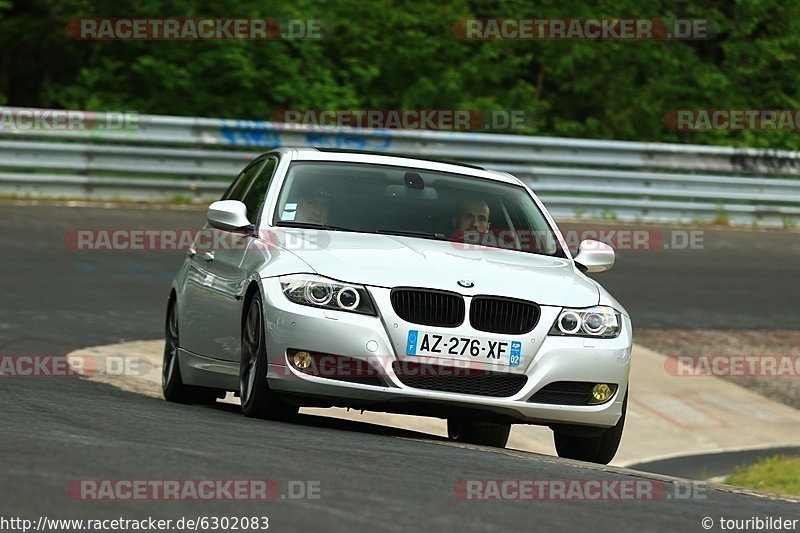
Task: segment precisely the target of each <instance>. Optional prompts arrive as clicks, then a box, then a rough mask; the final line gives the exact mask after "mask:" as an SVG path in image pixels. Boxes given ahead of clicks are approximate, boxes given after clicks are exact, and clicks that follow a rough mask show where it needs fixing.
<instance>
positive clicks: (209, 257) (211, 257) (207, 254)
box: [203, 252, 214, 262]
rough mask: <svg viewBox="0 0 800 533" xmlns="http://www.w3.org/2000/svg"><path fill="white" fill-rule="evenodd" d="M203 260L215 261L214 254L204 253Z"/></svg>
mask: <svg viewBox="0 0 800 533" xmlns="http://www.w3.org/2000/svg"><path fill="white" fill-rule="evenodd" d="M203 259H205V260H206V261H208V262H211V261H213V260H214V252H205V253H203Z"/></svg>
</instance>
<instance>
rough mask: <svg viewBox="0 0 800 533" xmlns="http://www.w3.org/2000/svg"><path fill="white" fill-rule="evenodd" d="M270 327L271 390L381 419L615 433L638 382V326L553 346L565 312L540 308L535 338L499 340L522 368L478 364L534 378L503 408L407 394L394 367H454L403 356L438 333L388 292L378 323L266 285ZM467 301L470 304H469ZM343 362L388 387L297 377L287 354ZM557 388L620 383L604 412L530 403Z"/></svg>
mask: <svg viewBox="0 0 800 533" xmlns="http://www.w3.org/2000/svg"><path fill="white" fill-rule="evenodd" d="M262 284H263V291H264V303H265V316H266V317H267V323H266V328H267V353H268V354H269V374H268V376H269V377H268V380H269V384H270V387H271V388H272V389H274V390H276V391H280V392H282V393H288V394H291V395H293V396H302V397H313V398H317V399H324V400H325V401H326V402H328V403H329V404H330V405H337V406H354V407H356V406H357V407H360V408H366V409H371V408H374V410H378V411H390V412H392V411H395V412H409V410H408V406H410V405H413V406H414V410H415V412H419V411H420V409H422V410H423V411H424V410H425V407H426V406H428V407H430V413H431V414H432V415H433V416H446V414H445V415H442V413H447V412H448V410H469V411H473V412H477V413H479V414H482V415H483V416H486V417H502V418H506V419H509V420H512V421H514V422H518V423H531V424H541V425H550V424H575V425H586V426H597V427H611V426H613V425H615V424H616V423H617V421H618V420H619V418H620V416H621V414H622V403H623V399H624V398H625V394H626V391H627V384H628V376H629V373H630V354H631V345H632V335H631V323H630V319H629V318H628V317H627V316H625V315H623V317H622V318H623V326H622V332H621V334H620V336H619V337H617V338H615V339H584V338H577V337H572V338H570V337H552V336H551V337H548V336H547V331H548V330H549V329H550V327H551V326H552V324H553V322H554V321H555V318H556V316H557V315H558V313H559V312H560V310H561V308H558V307H547V306H542V307H541V317H540V319H539V322H538V324H537V326H536V327H535V328H534V330H533V331H531V332H530V333H528V334H525V335H519V336H513V335H500V336H499V337H502V338H504V339H507V340H519V341H521V342H522V357H521V362H520V365H519V366H518V367H508V366H501V365H495V364H484V363H476V364H474V365H471V366H472V367H475V368H479V369H482V370H492V371H495V372H497V371H502V372H510V373H516V374H524V375H525V376H527V381H526V383H525V385H524V386H523V387H522V388H521V389H520V390H519V391H518V392H517V393H516V394H514V395H513V396H509V397H505V398H496V397H488V396H478V395H474V394H460V393H453V392H440V391H433V390H427V389H418V388H413V387H409V386H407V385H405V384H404V383H403V382H402V381H401V380H400V379H399V378H398V377H397V375H396V374H395V372H394V370H393V368H392V363H393V362H394V361H401V362H408V361H420V360H421V361H423V362H426V363H435V364H438V365H443V366H452V365H455V364H457V363H454V362H453V361H452V360H449V359H438V358H437V359H434V358H421V357H419V356H407V355H405V351H404V349H405V345H406V339H407V336H408V332H409V331H410V330H412V329H420V328H422V329H425V330H434V331H435V330H437V328H431V327H427V326H424V327H421V326H418V325H415V324H409V323H407V322H404V321H403V320H402V319H400V318H399V317H397V316H396V315H395V314H394V311H393V309H392V306H391V303H390V300H389V294H390V291H389V289H383V288H377V287H368V288H367V289H368V290H369V292H370V294H371V296H372V297H373V300H374V301H375V304H376V308H377V309H378V310H379V315H380V316H378V317H373V316H365V315H359V314H354V313H348V312H342V311H327V310H322V309H317V308H313V307H309V306H304V305H299V304H295V303H293V302H290V301H289V300H288V299H287V298H286V297H285V296H284V295H283V293H282V292H281V288H280V283H279V281H278V279H277V278H265V279H263V280H262ZM466 299H467V300H469V298H466ZM441 332H442V333H444V334H453V335H468V336H488V335H490V334H486V333H485V332H480V331H475V330H473V329H472V328H471V327H470V326H469V324H468V323H466V324H463V325H461V326H459V327H458V328H446V329H441ZM289 350H303V351H308V352H312V353H322V354H335V355H343V356H347V357H350V358H353V359H360V360H363V361H366V362H368V363H370V364H371V365H372V366H373V367H376V368H377V370H378V371H379V372H380V374H381V377H382V379H383V381H384V382H385V385H384V386H377V385H366V384H361V383H353V382H349V381H342V380H338V379H329V378H325V377H316V376H312V375H308V374H305V373H302V372H300V371H298V370H296V369H295V368H294V367H292V365H290V364H289V362H288V360H287V356H286V354H287V351H289ZM559 381H585V382H592V383H614V384H617V385H618V386H619V387H618V389H617V391H616V393H615V395H614V397H613V398H612V399H611V400H609V401H608V402H606V403H604V404H602V405H554V404H543V403H533V402H529V401H528V399H529V398H530V397H531V396H533V395H534V394H535V393H536V392H537V391H539V390H540V389H541V388H542V387H544V386H546V385H548V384H550V383H554V382H559Z"/></svg>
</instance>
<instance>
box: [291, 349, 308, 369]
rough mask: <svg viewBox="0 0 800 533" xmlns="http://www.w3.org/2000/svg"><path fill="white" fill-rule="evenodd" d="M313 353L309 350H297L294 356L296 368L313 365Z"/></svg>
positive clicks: (293, 362) (293, 360) (293, 361)
mask: <svg viewBox="0 0 800 533" xmlns="http://www.w3.org/2000/svg"><path fill="white" fill-rule="evenodd" d="M311 362H312V359H311V354H310V353H308V352H297V353H296V354H294V356H292V364H293V365H294V366H295V367H296V368H300V369H305V368H308V367H310V366H311Z"/></svg>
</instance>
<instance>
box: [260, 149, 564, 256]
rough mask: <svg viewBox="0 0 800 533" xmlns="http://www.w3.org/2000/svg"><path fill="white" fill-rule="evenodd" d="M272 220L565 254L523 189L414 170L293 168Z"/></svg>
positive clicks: (320, 164)
mask: <svg viewBox="0 0 800 533" xmlns="http://www.w3.org/2000/svg"><path fill="white" fill-rule="evenodd" d="M273 223H274V224H275V225H278V226H295V227H311V228H320V229H330V230H343V231H353V232H359V233H384V234H392V235H401V236H410V237H419V238H429V239H438V240H448V241H454V242H459V243H464V244H465V245H467V246H472V245H474V246H489V247H494V248H503V249H510V250H517V251H522V252H530V253H537V254H544V255H552V256H558V257H565V255H564V252H563V251H562V250H561V247H560V246H559V245H558V242H557V240H556V239H555V237H554V235H553V230H552V229H551V228H550V226H549V225H548V223H547V220H546V219H545V218H544V215H543V214H542V212H541V211H540V210H539V207H538V206H537V205H536V203H535V202H534V201H533V199H532V198H531V196H530V195H529V194H528V192H527V191H526V190H525V189H524V188H523V187H520V186H518V185H512V184H507V183H502V182H497V181H492V180H487V179H481V178H475V177H471V176H464V175H459V174H451V173H444V172H435V171H430V170H422V169H413V168H409V167H394V166H387V165H372V164H365V163H336V162H295V163H292V164H291V166H290V167H289V172H288V174H287V176H286V180H285V182H284V184H283V189H282V191H281V194H280V198H279V200H278V209H277V210H276V212H275V217H274V220H273Z"/></svg>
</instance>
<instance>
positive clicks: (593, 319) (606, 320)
mask: <svg viewBox="0 0 800 533" xmlns="http://www.w3.org/2000/svg"><path fill="white" fill-rule="evenodd" d="M621 329H622V315H621V314H620V313H619V312H618V311H615V310H614V309H612V308H611V307H605V306H602V305H599V306H596V307H589V308H587V309H562V310H561V313H559V315H558V318H557V319H556V323H555V324H553V327H552V328H550V332H549V333H548V335H562V336H566V335H570V336H575V337H600V338H604V339H610V338H614V337H618V336H619V332H620V331H621Z"/></svg>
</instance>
